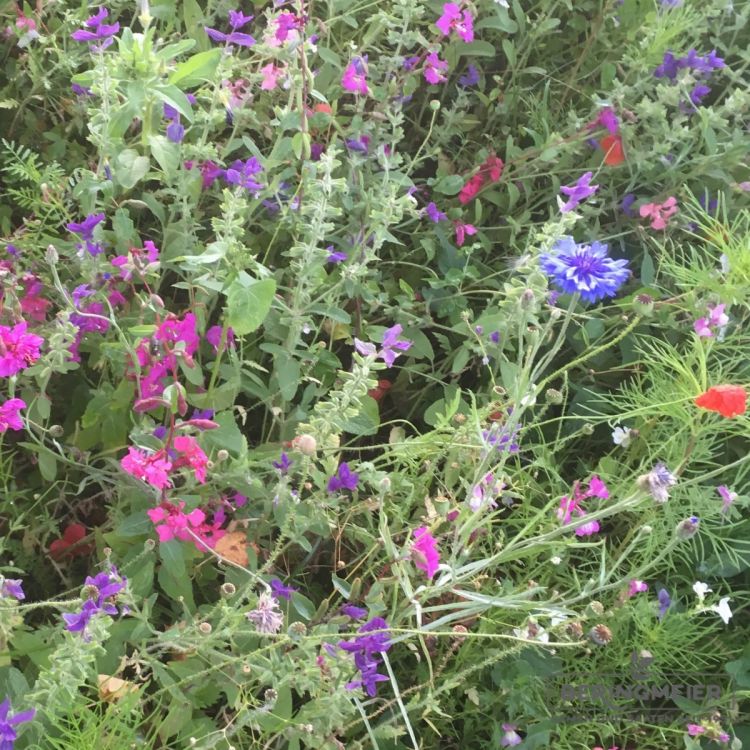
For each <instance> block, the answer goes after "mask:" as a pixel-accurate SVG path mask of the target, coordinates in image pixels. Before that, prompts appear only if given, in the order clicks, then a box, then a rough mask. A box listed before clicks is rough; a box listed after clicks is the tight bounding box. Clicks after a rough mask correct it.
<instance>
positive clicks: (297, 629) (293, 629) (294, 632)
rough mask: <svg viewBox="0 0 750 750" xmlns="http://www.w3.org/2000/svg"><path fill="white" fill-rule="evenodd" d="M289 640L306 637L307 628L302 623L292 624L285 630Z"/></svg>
mask: <svg viewBox="0 0 750 750" xmlns="http://www.w3.org/2000/svg"><path fill="white" fill-rule="evenodd" d="M287 633H288V634H289V637H290V638H293V639H297V638H302V636H304V635H307V626H306V625H305V623H304V622H293V623H292V624H291V625H290V626H289V630H287Z"/></svg>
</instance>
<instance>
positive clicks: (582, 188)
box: [560, 172, 599, 214]
mask: <svg viewBox="0 0 750 750" xmlns="http://www.w3.org/2000/svg"><path fill="white" fill-rule="evenodd" d="M592 177H593V172H586V173H585V174H583V175H581V176H580V177H579V178H578V180H577V181H576V183H575V185H563V187H561V188H560V192H561V193H562V194H563V195H567V196H568V200H567V201H566V202H565V203H562V200H560V202H561V204H562V205H561V206H560V213H563V214H565V213H568V211H572V210H573V209H575V208H577V207H578V204H579V203H580V202H581V201H583V200H585V199H586V198H590V197H591V196H592V195H594V193H596V191H597V190H598V189H599V186H598V185H592V184H591V178H592Z"/></svg>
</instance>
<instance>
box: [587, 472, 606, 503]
mask: <svg viewBox="0 0 750 750" xmlns="http://www.w3.org/2000/svg"><path fill="white" fill-rule="evenodd" d="M586 496H587V497H599V498H601V499H602V500H609V490H608V489H607V485H606V484H604V482H602V480H601V479H599V477H598V476H596V474H594V476H593V477H591V481H590V482H589V489H588V492H587V493H586Z"/></svg>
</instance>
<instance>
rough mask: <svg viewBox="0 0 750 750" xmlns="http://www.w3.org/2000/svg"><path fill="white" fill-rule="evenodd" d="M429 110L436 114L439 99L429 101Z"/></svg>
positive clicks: (438, 107)
mask: <svg viewBox="0 0 750 750" xmlns="http://www.w3.org/2000/svg"><path fill="white" fill-rule="evenodd" d="M430 109H431V110H432V111H433V112H437V111H438V110H439V109H440V100H439V99H431V100H430Z"/></svg>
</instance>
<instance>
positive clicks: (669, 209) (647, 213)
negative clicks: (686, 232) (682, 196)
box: [640, 196, 677, 229]
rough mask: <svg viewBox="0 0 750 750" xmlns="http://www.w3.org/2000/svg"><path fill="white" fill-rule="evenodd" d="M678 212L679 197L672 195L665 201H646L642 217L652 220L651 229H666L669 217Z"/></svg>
mask: <svg viewBox="0 0 750 750" xmlns="http://www.w3.org/2000/svg"><path fill="white" fill-rule="evenodd" d="M676 213H677V198H675V197H674V196H671V197H669V198H667V200H665V201H664V203H646V205H644V206H641V208H640V214H641V217H642V218H644V219H645V218H647V217H648V218H649V219H650V220H651V229H666V228H667V223H668V222H669V217H670V216H673V215H674V214H676Z"/></svg>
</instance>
